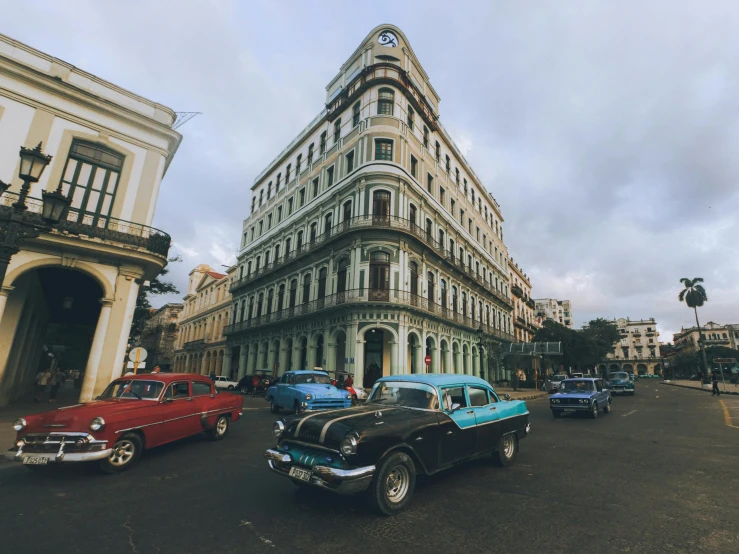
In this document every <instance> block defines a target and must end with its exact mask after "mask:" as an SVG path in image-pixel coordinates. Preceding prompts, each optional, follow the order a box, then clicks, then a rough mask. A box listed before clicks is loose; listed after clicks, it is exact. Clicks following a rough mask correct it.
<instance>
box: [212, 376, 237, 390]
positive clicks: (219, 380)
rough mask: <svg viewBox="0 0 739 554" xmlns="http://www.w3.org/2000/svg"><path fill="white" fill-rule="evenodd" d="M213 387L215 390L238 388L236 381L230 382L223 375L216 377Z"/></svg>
mask: <svg viewBox="0 0 739 554" xmlns="http://www.w3.org/2000/svg"><path fill="white" fill-rule="evenodd" d="M215 385H216V388H217V389H226V390H236V388H237V387H238V386H239V383H238V381H232V380H231V379H229V378H228V377H226V376H225V375H219V376H218V377H216V381H215Z"/></svg>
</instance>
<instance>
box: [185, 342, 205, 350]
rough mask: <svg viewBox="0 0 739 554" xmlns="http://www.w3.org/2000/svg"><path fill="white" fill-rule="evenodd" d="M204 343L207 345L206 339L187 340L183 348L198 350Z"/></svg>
mask: <svg viewBox="0 0 739 554" xmlns="http://www.w3.org/2000/svg"><path fill="white" fill-rule="evenodd" d="M203 345H205V339H195V340H190V341H187V342H186V343H185V344H183V345H182V348H183V349H184V350H196V349H198V348H200V347H201V346H203Z"/></svg>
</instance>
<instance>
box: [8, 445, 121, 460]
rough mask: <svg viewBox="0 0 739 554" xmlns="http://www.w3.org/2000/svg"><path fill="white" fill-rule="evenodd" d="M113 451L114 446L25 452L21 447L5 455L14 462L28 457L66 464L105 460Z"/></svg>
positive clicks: (12, 449)
mask: <svg viewBox="0 0 739 554" xmlns="http://www.w3.org/2000/svg"><path fill="white" fill-rule="evenodd" d="M112 453H113V449H112V448H106V449H105V450H95V451H92V452H62V454H61V455H59V453H52V452H23V451H22V450H20V449H19V448H11V449H10V450H9V451H8V453H7V454H6V455H5V457H6V458H7V459H8V460H11V461H13V462H21V463H26V462H24V460H25V459H26V458H46V460H47V462H46V463H47V464H62V463H64V464H66V463H75V462H94V461H95V460H104V459H105V458H107V457H109V456H110V455H111V454H112Z"/></svg>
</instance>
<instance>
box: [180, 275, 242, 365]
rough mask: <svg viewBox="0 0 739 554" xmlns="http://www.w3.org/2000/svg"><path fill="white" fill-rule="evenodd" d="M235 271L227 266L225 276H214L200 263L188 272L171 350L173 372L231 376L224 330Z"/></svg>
mask: <svg viewBox="0 0 739 554" xmlns="http://www.w3.org/2000/svg"><path fill="white" fill-rule="evenodd" d="M235 271H236V268H235V267H231V268H229V269H228V270H227V272H226V273H218V272H217V271H214V270H213V268H212V267H210V266H209V265H206V264H201V265H199V266H197V267H196V268H195V269H193V270H192V271H191V272H190V279H189V281H188V285H187V294H186V295H185V296H184V298H183V300H184V301H185V307H184V309H183V310H182V313H181V314H180V321H179V336H178V338H177V342H176V348H175V351H174V370H175V371H179V372H182V373H200V374H201V375H210V374H211V373H215V374H216V375H229V376H230V375H231V356H230V351H227V349H226V336H225V335H224V329H225V327H226V325H228V321H229V314H230V313H231V304H232V299H231V293H230V292H229V286H230V282H231V280H232V279H233V276H234V273H235Z"/></svg>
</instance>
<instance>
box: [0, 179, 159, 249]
mask: <svg viewBox="0 0 739 554" xmlns="http://www.w3.org/2000/svg"><path fill="white" fill-rule="evenodd" d="M17 199H18V195H17V194H15V193H13V192H8V191H6V192H5V194H3V195H2V196H0V217H5V216H10V212H11V209H12V208H11V206H12V205H13V204H14V203H15V202H16V200H17ZM26 205H27V206H28V210H26V212H25V214H24V215H23V217H24V218H25V219H27V220H28V221H30V222H32V223H34V224H36V225H39V226H44V225H45V221H44V220H43V218H42V217H41V212H42V207H43V203H42V202H41V200H37V199H35V198H28V199H26ZM55 229H56V232H57V233H58V234H62V235H75V236H79V237H80V238H83V239H84V238H90V239H101V240H104V241H110V242H118V243H121V244H125V245H127V246H135V247H138V248H144V249H145V250H148V251H149V252H151V253H152V254H157V255H159V256H164V257H166V256H167V254H168V253H169V246H170V244H171V242H172V239H171V238H170V236H169V235H168V234H167V233H165V232H163V231H160V230H159V229H154V228H153V227H147V226H146V225H140V224H138V223H132V222H130V221H124V220H122V219H115V218H113V217H102V216H99V215H97V214H92V213H86V212H81V211H80V210H76V209H70V210H69V213H68V214H67V219H66V220H65V221H61V222H60V223H59V225H57V226H56V228H55Z"/></svg>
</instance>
